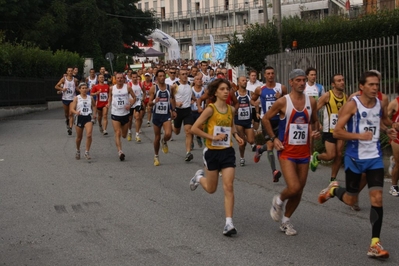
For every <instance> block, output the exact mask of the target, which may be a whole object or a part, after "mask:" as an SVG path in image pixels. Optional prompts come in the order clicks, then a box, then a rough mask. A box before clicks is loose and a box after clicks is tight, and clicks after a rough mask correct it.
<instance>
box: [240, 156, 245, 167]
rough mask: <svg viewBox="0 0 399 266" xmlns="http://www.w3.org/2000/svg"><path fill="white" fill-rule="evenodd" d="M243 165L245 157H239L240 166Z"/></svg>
mask: <svg viewBox="0 0 399 266" xmlns="http://www.w3.org/2000/svg"><path fill="white" fill-rule="evenodd" d="M244 165H245V159H244V158H241V159H240V166H244Z"/></svg>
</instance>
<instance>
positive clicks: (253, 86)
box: [247, 70, 263, 131]
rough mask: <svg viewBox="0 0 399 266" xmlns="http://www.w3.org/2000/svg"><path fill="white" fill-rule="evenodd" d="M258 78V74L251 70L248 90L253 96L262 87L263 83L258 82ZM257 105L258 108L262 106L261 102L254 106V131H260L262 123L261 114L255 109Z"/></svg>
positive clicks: (257, 101) (252, 111) (258, 101)
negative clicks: (260, 123)
mask: <svg viewBox="0 0 399 266" xmlns="http://www.w3.org/2000/svg"><path fill="white" fill-rule="evenodd" d="M257 76H258V72H257V71H256V70H250V71H249V80H248V83H247V90H248V91H250V92H251V95H252V94H253V93H254V92H255V90H256V88H258V87H262V86H263V83H262V82H260V81H259V80H257ZM255 105H256V106H261V105H260V100H259V99H258V100H256V101H255V104H254V105H253V106H252V110H251V113H252V123H253V125H254V126H253V129H254V131H258V129H259V122H260V119H259V118H260V117H259V114H258V113H257V112H256V109H255Z"/></svg>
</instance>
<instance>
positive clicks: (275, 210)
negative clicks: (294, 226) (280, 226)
mask: <svg viewBox="0 0 399 266" xmlns="http://www.w3.org/2000/svg"><path fill="white" fill-rule="evenodd" d="M278 197H280V195H276V196H274V197H273V201H272V207H271V209H270V216H271V217H272V219H273V220H274V221H276V222H280V220H281V218H282V216H283V206H280V205H278V204H277V198H278Z"/></svg>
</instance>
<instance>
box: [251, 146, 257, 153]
mask: <svg viewBox="0 0 399 266" xmlns="http://www.w3.org/2000/svg"><path fill="white" fill-rule="evenodd" d="M251 149H252V151H253V152H255V151H256V144H252V145H251Z"/></svg>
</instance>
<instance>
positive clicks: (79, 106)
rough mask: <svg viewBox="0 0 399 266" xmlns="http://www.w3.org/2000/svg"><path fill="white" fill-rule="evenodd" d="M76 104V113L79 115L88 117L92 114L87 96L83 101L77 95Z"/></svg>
mask: <svg viewBox="0 0 399 266" xmlns="http://www.w3.org/2000/svg"><path fill="white" fill-rule="evenodd" d="M76 98H77V103H76V111H79V112H80V115H83V116H88V115H91V114H92V113H93V111H92V109H91V96H90V95H87V96H86V99H83V98H82V96H81V95H78V96H77V97H76Z"/></svg>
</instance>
